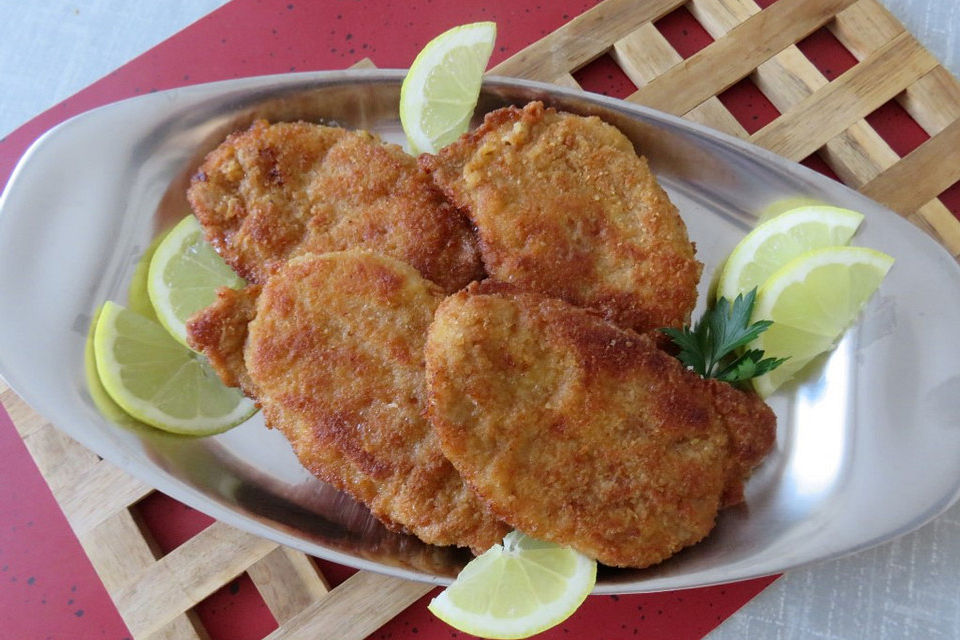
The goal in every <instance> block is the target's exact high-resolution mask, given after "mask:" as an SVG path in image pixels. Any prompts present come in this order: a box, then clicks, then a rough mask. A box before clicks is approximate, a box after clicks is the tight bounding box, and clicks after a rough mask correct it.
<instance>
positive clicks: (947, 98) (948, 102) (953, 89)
mask: <svg viewBox="0 0 960 640" xmlns="http://www.w3.org/2000/svg"><path fill="white" fill-rule="evenodd" d="M898 99H899V102H900V104H901V105H902V106H903V108H904V109H906V111H907V113H909V114H910V116H911V117H912V118H913V119H914V120H916V121H917V124H919V125H920V126H921V127H923V129H924V131H926V132H927V133H929V134H930V135H936V134H937V133H939V132H940V131H943V130H944V129H945V128H946V127H947V126H949V125H950V123H951V122H953V121H954V120H956V119H957V118H960V81H958V80H957V79H956V78H954V77H953V76H952V75H950V72H949V71H947V70H946V69H944V68H943V67H937V68H935V69H934V70H933V71H931V72H930V73H928V74H927V75H925V76H923V77H922V78H920V79H919V80H917V81H916V82H914V83H913V84H912V85H910V86H909V87H907V90H906V91H904V92H903V94H902V95H900V96H898Z"/></svg>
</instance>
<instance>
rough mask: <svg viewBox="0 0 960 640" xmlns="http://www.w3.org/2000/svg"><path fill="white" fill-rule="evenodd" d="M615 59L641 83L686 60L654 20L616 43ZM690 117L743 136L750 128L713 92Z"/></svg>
mask: <svg viewBox="0 0 960 640" xmlns="http://www.w3.org/2000/svg"><path fill="white" fill-rule="evenodd" d="M612 56H613V59H614V60H615V61H616V63H617V65H618V66H619V67H620V68H621V69H623V72H624V73H625V74H626V75H627V77H628V78H630V80H631V81H632V82H633V84H634V85H636V86H637V87H642V86H646V84H647V83H648V82H650V81H652V80H653V79H655V78H656V77H657V76H658V75H660V74H661V73H663V72H665V71H667V70H668V69H670V68H672V67H675V66H677V65H679V64H681V63H682V62H683V58H682V57H681V56H680V54H679V53H677V52H676V50H675V49H674V48H673V47H672V46H671V45H670V43H669V42H667V39H666V38H665V37H664V36H663V34H661V33H660V32H659V31H658V30H657V28H656V27H654V26H653V24H651V23H647V24H645V25H643V26H641V27H640V28H639V29H637V30H636V31H634V32H633V33H631V34H629V35H627V36H625V37H623V38H621V39H620V40H617V41H616V42H615V43H614V44H613V52H612ZM685 117H686V118H687V119H688V120H692V121H693V122H699V123H700V124H705V125H708V126H711V127H713V128H714V129H718V130H719V131H723V132H724V133H729V134H730V135H732V136H737V137H739V138H745V137H747V131H746V129H744V128H743V125H741V124H740V123H739V122H737V119H736V118H734V117H733V115H731V113H730V112H729V111H728V110H727V108H726V107H724V106H723V103H722V102H720V99H719V98H717V97H716V96H711V97H709V98H707V99H706V100H704V101H703V102H702V103H701V104H700V105H698V106H696V107H694V108H693V109H692V110H690V111H688V112H687V113H686V114H685Z"/></svg>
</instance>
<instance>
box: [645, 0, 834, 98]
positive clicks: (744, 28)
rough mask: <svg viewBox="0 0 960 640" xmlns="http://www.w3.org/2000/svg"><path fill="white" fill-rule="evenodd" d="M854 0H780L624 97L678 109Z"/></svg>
mask: <svg viewBox="0 0 960 640" xmlns="http://www.w3.org/2000/svg"><path fill="white" fill-rule="evenodd" d="M852 1H853V0H823V1H822V2H809V1H808V0H779V2H777V3H775V4H773V5H771V6H770V7H769V8H768V9H767V10H765V11H763V12H761V13H758V14H756V15H754V16H751V17H750V18H748V19H747V20H746V21H744V22H742V23H740V24H739V25H737V26H736V27H735V28H733V29H731V30H730V31H729V32H728V33H727V34H726V35H725V36H723V37H722V38H720V39H718V40H715V41H714V42H713V43H712V44H710V45H708V46H706V47H704V48H703V49H701V50H700V51H698V52H697V53H695V54H694V55H692V56H690V57H689V58H687V59H686V60H684V61H683V63H682V64H679V65H677V66H675V67H673V68H671V69H670V70H669V71H667V72H665V73H663V74H662V75H660V76H659V77H658V78H656V79H655V80H653V81H652V82H650V83H649V84H647V85H646V86H645V87H641V88H640V89H638V90H637V91H636V92H635V93H633V94H632V95H630V96H628V97H627V99H628V100H630V101H633V102H637V103H640V104H644V105H647V106H649V107H653V108H655V109H660V110H662V111H668V112H670V113H675V114H678V115H683V114H685V113H687V112H688V111H690V110H691V109H693V108H694V107H696V106H697V105H699V104H700V103H702V102H704V101H705V100H707V99H708V98H710V97H711V96H714V95H717V94H719V93H721V92H723V91H724V90H726V89H727V88H728V87H730V86H731V85H733V84H734V83H736V82H738V81H739V80H741V79H742V78H744V77H746V76H747V75H748V74H750V73H751V72H752V71H753V70H754V69H755V68H756V67H757V66H758V65H759V64H761V63H762V62H764V61H765V60H768V59H770V58H771V57H773V56H774V55H776V54H777V53H779V52H780V51H782V50H783V49H785V48H786V47H788V46H790V45H792V44H793V43H794V42H796V41H797V40H799V39H802V38H804V37H806V36H807V35H809V34H810V33H812V32H813V31H815V30H816V29H818V28H819V27H821V26H822V25H823V24H824V23H826V22H827V21H828V20H830V19H831V18H832V17H833V16H834V14H835V13H836V12H837V11H839V10H841V9H843V8H844V7H846V6H848V5H850V4H851V3H852Z"/></svg>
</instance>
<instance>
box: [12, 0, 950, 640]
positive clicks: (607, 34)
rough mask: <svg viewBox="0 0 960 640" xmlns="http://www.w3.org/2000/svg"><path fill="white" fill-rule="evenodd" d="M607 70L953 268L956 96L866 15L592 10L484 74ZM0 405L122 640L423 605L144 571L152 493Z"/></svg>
mask: <svg viewBox="0 0 960 640" xmlns="http://www.w3.org/2000/svg"><path fill="white" fill-rule="evenodd" d="M680 7H686V9H687V10H688V11H689V12H690V13H691V14H692V15H693V16H694V17H695V18H696V19H697V20H698V21H699V22H700V24H701V25H702V26H703V27H704V28H705V29H706V30H707V32H708V33H709V34H710V35H711V36H712V37H713V38H714V42H713V43H711V44H709V45H708V46H706V47H705V48H703V49H701V50H700V51H698V52H697V53H695V54H694V55H692V56H691V57H689V58H687V59H683V58H682V57H681V56H680V55H679V54H678V53H677V52H676V51H675V49H674V48H673V47H672V46H671V45H670V44H669V43H668V41H667V39H666V38H665V37H664V36H663V35H662V34H661V32H660V31H658V29H657V28H656V26H654V21H656V20H658V19H660V18H662V17H664V16H666V15H667V14H669V13H670V12H672V11H674V10H675V9H677V8H680ZM824 26H825V27H827V28H828V29H829V30H830V31H831V32H832V33H833V34H834V35H835V36H836V38H837V39H838V40H839V41H840V42H841V43H842V44H843V45H844V46H846V47H847V49H849V51H850V52H851V53H852V54H853V55H854V56H855V57H856V59H857V60H858V63H857V64H855V65H854V66H853V67H852V68H850V69H849V70H847V71H846V72H845V73H843V74H841V75H840V76H838V77H837V78H835V79H834V80H832V81H828V79H827V78H826V77H824V75H823V74H822V73H821V72H820V71H819V70H818V69H817V68H816V66H814V64H813V63H812V62H810V60H808V59H807V58H806V56H804V55H803V53H801V51H800V50H799V49H798V47H797V46H796V43H797V42H799V41H801V40H802V39H803V38H805V37H807V36H808V35H809V34H811V33H812V32H814V31H816V30H817V29H819V28H821V27H824ZM604 54H610V55H611V56H612V57H613V59H614V60H615V62H616V63H617V64H618V65H619V66H620V67H621V68H622V69H623V71H624V72H625V73H626V74H627V76H628V77H629V78H630V80H631V81H632V82H633V83H634V84H635V85H636V86H637V87H638V89H637V91H636V92H635V93H634V94H632V95H630V96H629V97H628V98H627V99H628V100H632V101H635V102H638V103H641V104H645V105H649V106H653V107H656V108H658V109H661V110H664V111H668V112H671V113H674V114H677V115H681V116H684V117H686V118H689V119H691V120H694V121H697V122H701V123H703V124H707V125H709V126H712V127H714V128H717V129H719V130H722V131H724V132H726V133H729V134H732V135H735V136H738V137H741V138H744V139H749V140H750V141H752V142H754V143H756V144H758V145H760V146H763V147H766V148H768V149H770V150H772V151H774V152H776V153H778V154H780V155H783V156H785V157H788V158H791V159H794V160H800V159H803V158H805V157H806V156H808V155H809V154H811V153H814V152H818V153H819V155H820V156H821V157H822V158H823V159H824V160H825V161H826V162H827V163H828V164H829V165H830V167H831V168H832V169H833V170H834V171H835V172H836V173H837V175H838V176H840V178H841V179H842V180H843V181H844V182H845V183H846V184H848V185H850V186H852V187H854V188H856V189H859V190H860V191H862V192H863V193H864V194H866V195H868V196H870V197H872V198H874V199H876V200H878V201H880V202H882V203H883V204H886V205H887V206H889V207H890V208H892V209H894V210H896V211H898V212H900V213H901V214H902V215H904V216H906V217H907V218H908V219H910V220H911V221H913V222H914V223H915V224H917V225H918V226H919V227H921V228H923V229H924V230H925V231H927V232H928V233H929V234H931V235H932V236H933V237H934V238H936V239H937V240H938V241H939V242H941V243H942V244H943V245H944V246H945V247H946V248H947V249H948V250H949V251H950V252H951V253H952V254H953V255H954V256H955V257H960V222H958V220H957V218H956V217H955V216H954V215H953V214H952V213H951V212H950V211H949V210H948V209H947V207H946V206H945V205H944V204H943V203H942V202H941V201H940V200H939V199H938V198H937V196H938V194H940V193H942V192H943V191H944V190H946V189H947V188H948V187H950V186H951V185H953V184H954V183H955V182H957V181H958V180H960V162H948V161H946V158H948V157H949V154H951V153H955V150H956V149H958V148H960V82H958V81H957V79H956V78H954V77H952V76H951V75H950V74H949V73H948V72H947V71H946V70H945V69H944V68H943V67H941V66H939V65H938V63H937V61H936V60H935V59H934V58H933V57H932V56H931V55H930V54H929V53H928V52H927V51H926V50H925V49H924V48H923V47H922V46H920V44H919V43H917V41H916V40H915V39H914V38H913V37H912V36H911V35H910V34H909V33H907V32H906V31H905V29H904V28H903V26H902V25H901V24H900V23H899V22H898V21H897V20H896V19H895V18H893V17H892V16H891V15H890V14H889V13H888V12H887V11H886V10H885V9H884V8H883V7H882V6H881V5H880V4H879V3H878V2H877V1H876V0H858V1H854V0H779V2H776V3H775V4H772V5H771V6H769V7H768V8H767V9H764V10H761V9H760V6H759V5H757V4H756V3H755V2H753V0H692V1H687V0H644V1H643V2H639V1H637V0H606V1H605V2H603V3H601V4H599V5H597V6H596V7H595V8H593V9H591V10H589V11H587V12H586V13H584V14H582V15H581V16H579V17H577V18H575V19H574V20H572V21H571V22H569V23H568V24H566V25H565V26H563V27H562V28H560V29H558V30H557V31H555V32H554V33H552V34H550V35H548V36H546V37H545V38H543V39H542V40H540V41H538V42H536V43H534V44H533V45H531V46H529V47H527V48H526V49H524V50H523V51H521V52H520V53H518V54H516V55H514V56H513V57H511V58H509V59H508V60H506V61H504V62H503V63H501V64H499V65H497V66H496V67H495V68H494V69H493V70H492V73H496V74H501V75H512V76H518V77H524V78H532V79H536V80H542V81H547V82H554V83H558V84H563V85H566V86H576V84H577V83H576V80H574V77H573V75H572V73H573V72H574V71H576V70H577V69H579V68H581V67H583V66H584V65H586V64H588V63H589V62H591V61H593V60H595V59H596V58H598V57H600V56H602V55H604ZM745 77H749V78H751V79H752V80H753V82H754V83H755V84H756V85H757V86H758V88H759V89H760V90H761V91H762V92H763V93H764V94H765V95H766V97H767V98H768V99H769V100H770V101H771V102H772V103H773V104H774V106H776V108H777V109H779V111H780V112H781V114H782V115H781V116H780V117H778V118H777V119H775V120H774V121H772V122H770V123H769V124H767V125H766V126H765V127H763V128H761V129H760V130H759V131H756V132H755V133H753V134H752V135H748V133H747V131H746V130H745V129H744V128H743V126H741V125H740V123H739V122H738V121H737V120H736V118H734V117H733V115H731V113H730V112H729V111H727V109H726V108H725V107H724V105H723V104H722V102H721V101H720V100H719V99H718V98H717V95H718V94H720V93H721V92H723V91H724V90H726V89H727V88H729V87H730V86H732V85H733V84H735V83H736V82H738V81H740V80H741V79H743V78H745ZM891 99H895V100H897V101H898V102H899V104H900V105H901V106H902V107H903V108H904V109H905V110H906V111H907V112H908V113H909V114H910V115H911V116H912V117H913V118H914V120H916V122H917V123H918V124H919V125H920V126H921V127H922V128H923V129H924V130H925V131H926V133H927V134H929V136H930V138H929V139H928V140H927V141H926V142H924V143H923V144H921V145H920V146H919V147H918V148H916V149H915V150H914V151H912V152H911V153H909V154H907V155H906V156H905V157H903V158H901V157H899V156H898V154H897V153H896V152H894V150H893V149H892V148H891V147H890V145H889V144H888V143H887V142H886V141H885V140H884V139H883V138H882V137H881V136H880V134H879V133H877V132H876V131H875V130H874V129H873V128H872V127H871V126H870V125H869V124H868V122H867V121H866V120H865V119H864V118H865V116H867V115H868V114H870V113H872V112H873V111H874V110H876V109H877V108H878V107H880V106H881V105H883V104H885V103H886V102H888V101H889V100H891ZM0 391H2V393H0V400H2V402H3V404H4V405H5V407H6V408H7V411H8V412H9V413H10V416H11V418H12V419H13V422H14V423H15V424H16V426H17V429H18V431H19V433H20V435H21V437H22V438H23V440H24V442H25V443H26V445H27V448H28V449H29V451H30V453H31V455H32V456H33V458H34V459H35V461H36V463H37V465H38V467H39V468H40V471H41V473H42V474H43V476H44V478H45V479H46V481H47V483H48V484H49V485H50V488H51V490H52V491H53V494H54V497H55V498H56V500H57V502H58V503H59V504H60V506H61V507H62V508H63V511H64V513H65V514H66V517H67V520H68V521H69V523H70V525H71V527H72V528H73V530H74V532H75V533H76V535H77V537H78V538H79V540H80V543H81V544H82V545H83V547H84V549H85V551H86V553H87V554H88V556H89V557H90V560H91V562H92V563H93V566H94V568H95V569H96V571H97V573H98V574H99V575H100V577H101V578H102V579H103V582H104V585H105V586H106V589H107V591H108V592H109V593H110V595H111V596H112V598H113V601H114V603H115V604H116V606H117V609H118V610H119V612H120V615H121V617H122V618H123V620H124V622H126V624H127V626H128V628H129V629H130V631H131V633H132V634H133V635H134V637H135V638H138V639H142V638H151V639H154V638H169V639H171V640H174V639H176V640H185V639H186V640H189V639H203V638H205V637H206V632H205V631H204V630H203V628H202V626H201V625H200V623H199V622H198V619H197V617H196V616H195V615H194V614H193V613H192V612H191V609H192V607H194V606H195V605H196V604H197V603H198V602H200V601H202V600H203V599H204V598H206V597H207V596H209V595H210V594H211V593H213V592H214V591H216V590H217V589H219V588H221V587H222V586H223V585H225V584H228V583H229V582H230V581H231V580H233V579H234V578H235V577H236V576H238V575H240V574H241V573H243V572H246V573H247V574H248V575H249V576H250V577H251V579H252V580H253V582H254V584H255V585H256V587H257V589H258V590H259V591H260V593H261V595H262V596H263V598H264V600H265V602H266V604H267V606H268V607H269V609H270V611H271V612H272V613H273V615H274V617H275V618H276V619H277V622H278V624H279V628H278V629H277V630H276V631H274V632H273V633H272V634H270V635H269V636H268V638H270V639H271V640H294V639H298V638H338V639H339V640H360V639H362V638H365V637H366V636H367V635H369V634H370V633H372V632H373V631H374V630H376V629H377V628H379V627H380V626H381V625H382V624H384V623H385V622H386V621H388V620H390V619H391V618H392V617H393V616H395V615H397V613H399V612H400V611H402V610H403V609H405V608H406V607H407V606H409V605H410V604H411V603H412V602H414V601H415V600H417V599H418V598H419V597H421V596H422V595H423V594H425V593H426V592H427V591H429V590H430V587H429V586H428V585H424V584H418V583H413V582H408V581H404V580H399V579H396V578H389V577H385V576H381V575H377V574H372V573H368V572H359V573H357V574H355V575H354V576H352V577H351V578H349V579H348V580H346V581H345V582H344V583H342V584H341V585H339V586H338V587H337V588H335V589H332V590H330V589H328V586H327V583H326V581H325V579H324V578H323V576H322V575H321V574H320V573H319V572H318V570H317V569H316V566H315V564H314V563H313V562H312V561H311V560H310V559H309V558H308V557H306V556H305V555H303V554H301V553H299V552H296V551H292V550H290V549H287V548H284V547H280V546H278V545H277V544H275V543H272V542H268V541H266V540H263V539H260V538H257V537H255V536H252V535H250V534H246V533H243V532H240V531H238V530H236V529H232V528H230V527H228V526H226V525H223V524H220V523H214V524H213V525H211V526H210V527H208V528H206V529H204V530H203V531H202V532H201V533H199V534H198V535H196V536H195V537H194V538H192V539H191V540H189V541H188V542H186V543H185V544H183V545H181V546H179V547H177V548H176V549H174V550H173V551H171V552H170V553H168V554H166V555H163V556H162V557H160V554H159V553H158V552H157V551H156V546H155V545H154V544H152V542H151V540H149V534H147V533H145V532H144V530H143V529H142V528H141V527H140V526H138V524H137V522H136V519H135V515H134V514H133V513H132V512H131V508H132V507H133V505H135V504H136V503H137V502H138V501H140V500H142V499H143V498H144V497H146V496H147V495H148V494H150V493H151V492H152V491H153V490H152V489H151V488H150V487H148V486H146V485H144V484H142V483H141V482H139V481H138V480H135V479H133V478H131V477H129V476H127V475H126V474H124V473H122V472H121V471H119V470H118V469H117V468H116V467H114V466H113V465H112V464H110V463H109V462H106V461H104V460H101V459H100V458H99V457H98V456H97V455H95V454H94V453H91V452H90V451H88V450H87V449H85V448H84V447H82V446H80V445H79V444H77V443H75V442H74V441H72V440H71V439H69V438H68V437H67V436H65V435H63V434H62V433H61V432H60V431H59V430H57V429H56V428H54V427H53V426H52V425H51V424H49V423H48V422H46V421H45V420H43V419H42V418H41V417H39V416H38V415H36V414H35V413H34V412H33V411H32V410H31V409H30V408H28V407H27V406H26V405H25V404H24V403H23V402H22V401H21V400H20V399H19V398H18V397H17V396H16V395H15V394H14V393H13V392H12V391H10V390H9V389H7V388H5V387H0Z"/></svg>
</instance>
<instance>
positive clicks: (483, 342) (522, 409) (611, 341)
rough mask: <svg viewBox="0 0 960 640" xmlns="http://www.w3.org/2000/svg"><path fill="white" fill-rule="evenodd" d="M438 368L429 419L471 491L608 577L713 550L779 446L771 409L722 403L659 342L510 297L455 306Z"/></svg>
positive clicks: (432, 362) (449, 304) (433, 353)
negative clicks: (732, 508)
mask: <svg viewBox="0 0 960 640" xmlns="http://www.w3.org/2000/svg"><path fill="white" fill-rule="evenodd" d="M426 362H427V388H428V391H429V405H428V417H429V418H430V421H431V423H432V424H433V425H434V427H435V429H436V430H437V433H438V435H439V438H440V443H441V447H442V449H443V452H444V453H445V454H446V456H447V457H448V458H449V459H450V460H451V462H453V465H454V466H455V467H456V468H457V470H458V471H459V472H460V474H461V475H462V476H463V478H464V480H465V481H466V482H467V483H468V484H469V485H470V486H471V487H472V488H473V489H474V490H475V491H476V492H477V493H478V494H479V495H480V496H481V497H483V498H484V499H485V500H486V501H487V503H488V504H489V506H490V507H491V509H492V510H493V512H494V513H495V514H496V515H497V516H499V517H500V518H502V519H503V520H504V521H505V522H507V523H508V524H510V525H512V526H514V527H516V528H517V529H519V530H521V531H523V532H524V533H527V534H528V535H531V536H533V537H535V538H540V539H545V540H549V541H552V542H556V543H558V544H561V545H566V546H571V547H573V548H575V549H577V550H579V551H581V552H582V553H584V554H586V555H588V556H591V557H593V558H596V559H597V560H599V561H600V562H603V563H605V564H609V565H614V566H631V567H644V566H648V565H651V564H654V563H657V562H660V561H661V560H663V559H665V558H667V557H668V556H670V555H671V554H673V553H675V552H676V551H678V550H680V549H681V548H683V547H686V546H688V545H691V544H693V543H695V542H697V541H699V540H700V539H702V538H703V537H704V536H706V535H707V533H708V532H709V531H710V530H711V529H712V527H713V525H714V520H715V518H716V515H717V511H718V509H719V508H720V507H721V505H722V504H723V502H724V500H725V497H726V496H731V497H733V496H736V495H738V494H739V493H740V486H741V485H742V482H743V479H744V476H745V474H746V473H747V472H749V470H750V469H752V467H753V466H754V465H755V464H756V463H757V462H758V461H759V458H760V457H761V456H762V454H763V453H766V450H767V449H769V447H770V446H771V444H772V438H773V430H774V428H775V418H774V416H773V413H772V412H771V411H770V410H769V408H767V407H766V405H764V404H763V403H762V401H758V400H756V399H755V397H753V396H749V395H748V394H745V393H743V392H740V391H737V390H736V389H733V388H732V387H729V385H725V387H724V388H723V391H722V392H721V393H716V391H717V387H718V385H719V384H720V383H715V382H710V381H705V380H703V379H702V378H700V377H699V376H698V375H697V374H695V373H693V372H691V371H689V370H686V369H684V368H683V366H682V365H681V364H680V363H679V362H678V361H677V360H676V359H674V358H673V357H671V356H670V355H668V354H666V353H664V352H663V351H660V350H658V349H657V348H656V346H655V342H654V340H653V338H652V337H651V336H650V335H639V334H637V333H635V332H633V331H629V330H623V329H620V328H618V327H616V326H615V325H613V324H611V323H609V322H607V321H606V320H604V319H603V318H601V317H600V316H599V315H598V314H596V313H593V312H589V311H585V310H583V309H579V308H576V307H573V306H571V305H569V304H567V303H565V302H563V301H560V300H556V299H551V298H547V297H544V296H542V295H539V294H533V293H520V292H518V291H517V290H516V289H515V288H513V287H509V286H505V285H502V284H489V283H483V284H480V285H471V286H470V287H468V288H467V289H465V290H464V291H461V292H459V293H456V294H454V295H452V296H450V297H449V298H447V299H446V300H444V302H443V303H442V304H441V305H440V307H439V308H438V310H437V313H436V316H435V319H434V321H433V324H432V325H431V327H430V333H429V336H428V338H427V345H426ZM718 398H721V399H720V401H719V402H718V401H717V399H718ZM730 405H732V406H730ZM721 411H727V412H730V411H734V412H738V413H736V420H735V421H734V422H735V424H736V425H737V426H738V427H739V430H738V431H737V433H733V434H732V433H731V432H730V426H728V424H727V420H726V419H725V417H724V415H722V414H721V413H720V412H721ZM748 420H752V421H754V423H755V424H752V425H751V426H750V427H749V428H748V427H746V426H744V425H745V423H746V422H747V421H748Z"/></svg>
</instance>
